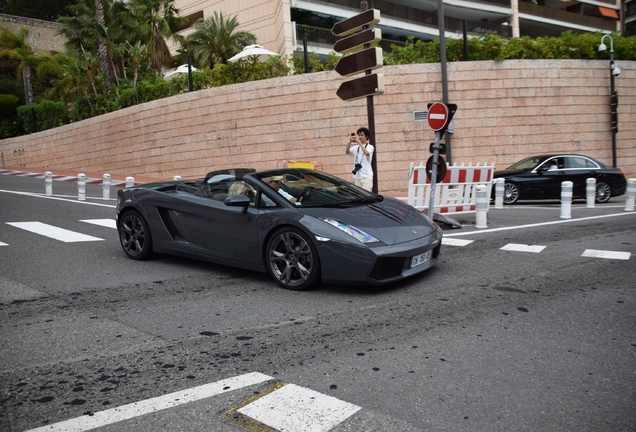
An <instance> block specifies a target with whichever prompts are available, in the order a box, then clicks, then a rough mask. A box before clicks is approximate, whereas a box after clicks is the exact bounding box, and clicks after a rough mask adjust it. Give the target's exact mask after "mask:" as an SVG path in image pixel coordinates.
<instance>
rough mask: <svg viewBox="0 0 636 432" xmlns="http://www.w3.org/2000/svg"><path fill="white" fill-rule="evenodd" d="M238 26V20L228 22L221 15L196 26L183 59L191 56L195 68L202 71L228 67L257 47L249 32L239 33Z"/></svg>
mask: <svg viewBox="0 0 636 432" xmlns="http://www.w3.org/2000/svg"><path fill="white" fill-rule="evenodd" d="M238 26H239V22H238V20H237V18H236V16H234V17H232V18H227V19H225V18H223V14H222V13H220V14H219V13H217V12H214V16H211V17H210V18H208V19H206V20H203V21H197V22H195V23H194V32H192V33H190V34H189V35H188V36H187V37H186V39H185V42H184V44H183V46H184V49H183V50H182V55H181V57H180V59H181V60H184V57H185V58H187V56H188V55H191V56H192V59H193V63H194V65H195V66H196V67H199V68H202V67H209V68H212V67H214V65H216V64H221V63H227V61H228V59H230V58H231V57H233V56H234V55H235V54H237V53H238V52H240V51H241V50H242V49H243V48H244V47H245V46H247V45H251V44H254V43H256V36H254V35H253V34H252V33H250V32H247V31H236V28H237V27H238Z"/></svg>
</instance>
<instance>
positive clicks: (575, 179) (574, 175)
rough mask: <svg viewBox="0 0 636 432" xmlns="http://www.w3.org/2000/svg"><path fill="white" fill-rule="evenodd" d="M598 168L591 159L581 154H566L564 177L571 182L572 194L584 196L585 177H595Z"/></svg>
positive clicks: (578, 196) (579, 196) (577, 196)
mask: <svg viewBox="0 0 636 432" xmlns="http://www.w3.org/2000/svg"><path fill="white" fill-rule="evenodd" d="M599 168H600V167H599V166H598V165H596V164H595V163H594V162H593V161H591V160H589V159H588V158H585V157H582V156H567V157H566V158H565V171H566V173H567V175H566V177H567V180H568V181H571V182H572V195H573V196H574V197H575V198H583V197H585V195H586V191H585V189H586V187H587V179H588V178H592V177H593V178H596V177H597V171H598V169H599Z"/></svg>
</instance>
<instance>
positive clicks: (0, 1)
mask: <svg viewBox="0 0 636 432" xmlns="http://www.w3.org/2000/svg"><path fill="white" fill-rule="evenodd" d="M74 2H75V0H37V1H35V0H0V13H5V14H7V15H15V16H21V17H27V18H35V19H40V20H44V21H55V20H56V19H58V18H59V17H60V15H61V14H63V13H64V9H65V8H66V7H67V6H68V5H70V4H72V3H74Z"/></svg>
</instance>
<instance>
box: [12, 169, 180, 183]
mask: <svg viewBox="0 0 636 432" xmlns="http://www.w3.org/2000/svg"><path fill="white" fill-rule="evenodd" d="M46 172H50V173H51V174H52V175H53V180H55V181H69V182H76V181H77V176H78V174H84V175H86V184H101V183H102V181H103V178H104V174H110V183H111V185H112V186H119V185H124V184H126V178H127V177H133V178H134V179H135V180H134V182H135V184H142V183H152V182H156V181H163V180H172V178H168V177H166V178H160V177H148V176H136V175H133V174H117V173H105V172H104V173H98V172H92V171H77V170H63V169H55V168H24V167H20V168H16V167H6V168H3V169H0V175H13V176H18V177H31V178H42V179H43V178H44V174H45V173H46Z"/></svg>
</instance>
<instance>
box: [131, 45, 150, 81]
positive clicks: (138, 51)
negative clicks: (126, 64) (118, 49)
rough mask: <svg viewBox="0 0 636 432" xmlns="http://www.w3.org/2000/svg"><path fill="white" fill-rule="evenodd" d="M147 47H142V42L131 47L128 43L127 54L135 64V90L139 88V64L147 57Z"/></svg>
mask: <svg viewBox="0 0 636 432" xmlns="http://www.w3.org/2000/svg"><path fill="white" fill-rule="evenodd" d="M146 48H147V47H146V45H142V44H141V41H137V43H136V44H135V45H131V44H130V42H128V41H127V42H126V52H127V53H128V55H129V56H130V59H131V60H132V63H133V88H134V87H137V78H138V76H139V63H140V62H141V59H142V58H143V57H144V56H145V55H146V52H147V49H146Z"/></svg>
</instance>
